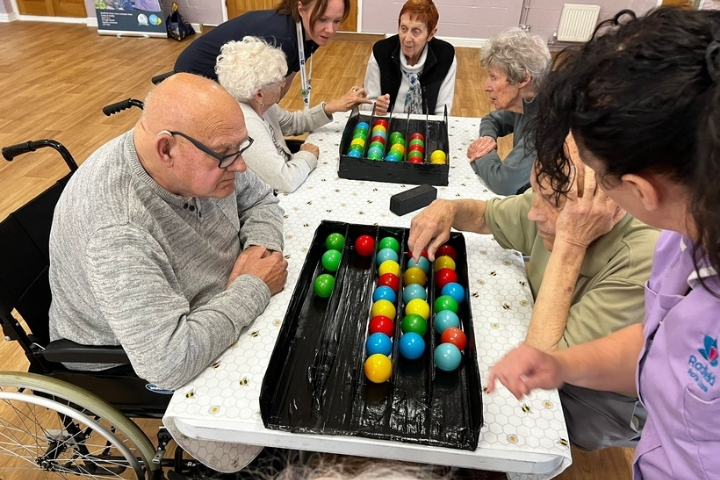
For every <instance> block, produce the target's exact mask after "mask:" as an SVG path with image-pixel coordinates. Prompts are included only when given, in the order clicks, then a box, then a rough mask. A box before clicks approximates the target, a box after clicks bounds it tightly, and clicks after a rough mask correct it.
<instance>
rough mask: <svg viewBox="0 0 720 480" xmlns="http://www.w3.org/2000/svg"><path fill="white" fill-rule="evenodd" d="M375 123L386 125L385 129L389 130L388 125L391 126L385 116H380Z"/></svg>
mask: <svg viewBox="0 0 720 480" xmlns="http://www.w3.org/2000/svg"><path fill="white" fill-rule="evenodd" d="M375 125H382V126H383V127H385V130H387V128H388V126H389V125H390V124H389V123H388V121H387V120H385V119H384V118H378V119H377V120H376V121H375ZM375 125H373V126H375Z"/></svg>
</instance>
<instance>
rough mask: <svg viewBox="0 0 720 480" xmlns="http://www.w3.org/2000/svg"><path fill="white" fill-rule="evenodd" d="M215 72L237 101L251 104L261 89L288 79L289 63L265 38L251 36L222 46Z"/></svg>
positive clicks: (282, 53) (280, 51)
mask: <svg viewBox="0 0 720 480" xmlns="http://www.w3.org/2000/svg"><path fill="white" fill-rule="evenodd" d="M215 73H216V74H217V76H218V81H219V82H220V85H222V86H223V88H225V90H227V91H228V93H230V95H232V96H233V97H235V100H237V101H238V102H243V103H247V102H248V101H250V99H252V98H253V96H254V95H255V94H256V93H257V91H258V90H260V88H262V87H264V86H265V85H270V84H273V83H277V82H279V81H280V80H282V79H283V78H284V77H285V74H286V73H287V60H285V53H284V52H283V51H282V50H280V49H279V48H275V47H273V46H272V45H270V44H268V43H267V42H266V41H265V40H264V39H262V38H258V37H250V36H248V37H245V38H243V39H242V40H241V41H239V42H236V41H231V42H228V43H226V44H225V45H223V46H222V48H221V49H220V55H218V57H217V63H216V64H215Z"/></svg>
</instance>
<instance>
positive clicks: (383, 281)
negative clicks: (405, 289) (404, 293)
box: [377, 273, 400, 293]
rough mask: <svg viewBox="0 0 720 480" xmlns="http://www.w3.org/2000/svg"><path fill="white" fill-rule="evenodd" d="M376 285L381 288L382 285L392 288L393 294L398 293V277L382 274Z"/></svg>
mask: <svg viewBox="0 0 720 480" xmlns="http://www.w3.org/2000/svg"><path fill="white" fill-rule="evenodd" d="M377 284H378V287H382V286H383V285H385V286H388V287H390V288H392V289H393V291H394V292H395V293H398V290H400V277H398V276H397V275H393V274H392V273H384V274H382V275H380V278H378V282H377Z"/></svg>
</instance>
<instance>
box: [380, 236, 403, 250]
mask: <svg viewBox="0 0 720 480" xmlns="http://www.w3.org/2000/svg"><path fill="white" fill-rule="evenodd" d="M378 248H379V249H383V248H391V249H393V250H395V252H396V253H400V242H398V241H397V240H396V239H395V237H384V238H383V239H382V240H380V242H379V243H378Z"/></svg>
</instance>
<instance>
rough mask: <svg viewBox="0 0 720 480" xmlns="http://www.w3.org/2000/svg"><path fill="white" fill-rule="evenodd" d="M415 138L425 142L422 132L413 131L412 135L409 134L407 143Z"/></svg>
mask: <svg viewBox="0 0 720 480" xmlns="http://www.w3.org/2000/svg"><path fill="white" fill-rule="evenodd" d="M416 138H419V139H420V140H422V141H423V143H424V142H425V137H424V136H423V134H422V133H420V132H415V133H413V134H412V135H410V140H409V141H408V143H410V142H412V141H413V140H415V139H416Z"/></svg>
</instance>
